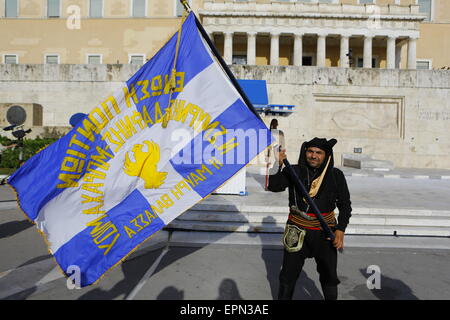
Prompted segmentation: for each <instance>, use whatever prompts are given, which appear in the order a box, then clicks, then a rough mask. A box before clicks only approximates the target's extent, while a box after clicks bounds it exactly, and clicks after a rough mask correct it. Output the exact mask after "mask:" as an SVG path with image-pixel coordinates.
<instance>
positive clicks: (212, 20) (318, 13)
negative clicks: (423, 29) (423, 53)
mask: <svg viewBox="0 0 450 320" xmlns="http://www.w3.org/2000/svg"><path fill="white" fill-rule="evenodd" d="M199 14H200V16H201V17H202V21H203V25H204V27H205V29H206V30H207V31H208V32H209V34H210V37H211V38H212V39H214V42H215V44H216V46H217V47H218V48H219V50H221V52H222V54H223V57H224V59H225V61H226V62H227V63H228V64H232V63H234V64H248V65H274V66H277V65H293V66H302V65H308V66H318V67H342V68H348V67H350V66H352V67H363V68H372V67H374V68H388V69H394V68H400V67H403V68H408V69H415V68H416V59H417V40H418V39H419V37H420V32H419V26H420V23H421V22H422V21H423V20H424V19H425V18H426V17H425V16H424V15H423V14H421V13H420V12H419V6H417V5H410V6H401V5H395V4H394V5H385V6H377V5H374V4H365V5H361V4H344V3H321V2H316V3H303V2H294V1H289V2H280V1H278V2H274V1H272V2H264V3H262V2H259V1H243V2H223V1H213V0H206V1H204V6H203V8H202V9H200V10H199ZM402 49H403V50H402ZM402 51H404V53H403V54H402ZM402 58H403V59H402ZM402 60H403V61H404V63H402V62H403V61H402Z"/></svg>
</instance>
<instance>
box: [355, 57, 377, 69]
mask: <svg viewBox="0 0 450 320" xmlns="http://www.w3.org/2000/svg"><path fill="white" fill-rule="evenodd" d="M356 63H357V65H356V67H358V68H363V67H364V58H358V60H357V62H356ZM376 67H377V59H376V58H372V68H376Z"/></svg>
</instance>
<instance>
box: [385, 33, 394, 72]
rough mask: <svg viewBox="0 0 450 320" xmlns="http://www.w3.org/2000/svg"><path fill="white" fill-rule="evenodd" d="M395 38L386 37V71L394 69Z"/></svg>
mask: <svg viewBox="0 0 450 320" xmlns="http://www.w3.org/2000/svg"><path fill="white" fill-rule="evenodd" d="M395 52H396V49H395V37H388V39H387V47H386V69H395V59H396V58H395Z"/></svg>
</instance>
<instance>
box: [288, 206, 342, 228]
mask: <svg viewBox="0 0 450 320" xmlns="http://www.w3.org/2000/svg"><path fill="white" fill-rule="evenodd" d="M322 216H323V219H324V220H325V222H326V223H327V224H328V225H329V226H330V227H334V226H336V218H335V214H334V211H331V212H326V213H322ZM288 219H289V221H291V222H292V223H293V224H295V225H296V226H298V227H300V228H304V229H310V230H320V229H321V228H320V222H319V220H318V219H317V218H316V215H315V214H314V213H304V212H302V214H301V215H300V214H298V212H296V211H293V210H291V212H290V214H289V217H288Z"/></svg>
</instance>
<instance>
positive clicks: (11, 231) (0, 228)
mask: <svg viewBox="0 0 450 320" xmlns="http://www.w3.org/2000/svg"><path fill="white" fill-rule="evenodd" d="M33 226H34V224H32V223H31V222H29V221H28V220H22V221H11V222H6V223H3V224H1V225H0V239H3V238H7V237H11V236H13V235H15V234H17V233H19V232H22V231H24V230H26V229H28V228H31V227H33Z"/></svg>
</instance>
